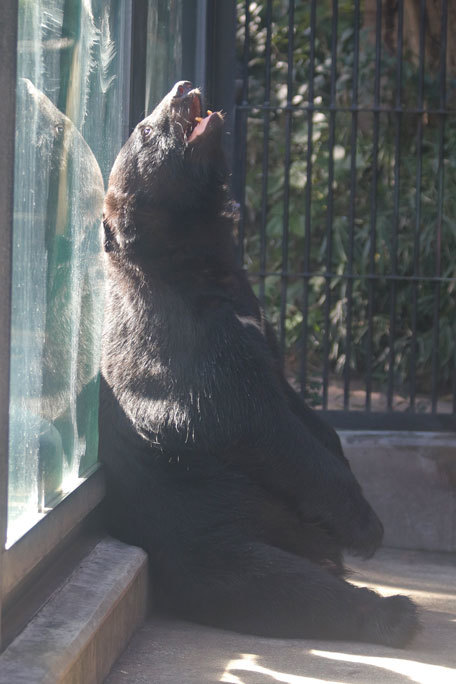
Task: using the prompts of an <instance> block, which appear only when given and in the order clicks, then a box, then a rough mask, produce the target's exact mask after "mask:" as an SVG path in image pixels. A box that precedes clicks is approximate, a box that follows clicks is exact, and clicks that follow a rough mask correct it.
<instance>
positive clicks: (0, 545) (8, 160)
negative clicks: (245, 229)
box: [0, 0, 147, 650]
mask: <svg viewBox="0 0 456 684" xmlns="http://www.w3.org/2000/svg"><path fill="white" fill-rule="evenodd" d="M144 5H147V3H145V2H143V1H142V0H127V2H126V3H125V10H126V13H127V14H126V21H125V33H126V37H127V39H128V40H129V45H128V44H127V49H126V51H125V61H124V70H125V71H124V77H125V79H126V86H127V87H126V89H125V92H126V99H127V100H128V101H127V103H126V104H127V105H128V107H127V108H126V111H127V121H125V126H124V131H125V133H124V137H125V138H126V137H127V136H128V134H129V126H130V124H131V117H132V108H133V103H137V102H138V101H139V99H138V98H140V93H141V89H140V88H139V89H138V85H137V82H136V81H137V78H136V71H135V70H133V65H134V64H135V63H136V64H141V61H144V57H143V54H142V53H141V45H143V42H144V41H143V42H141V40H138V37H139V36H140V34H141V30H142V29H141V27H140V26H138V23H139V22H138V21H136V22H134V21H133V19H134V18H135V17H136V19H138V20H139V21H140V20H141V6H142V8H144ZM17 22H18V0H3V2H2V3H0V26H2V27H3V29H2V31H1V32H0V55H1V57H2V69H1V70H0V92H2V93H3V95H2V98H1V100H0V116H1V119H2V136H0V177H1V178H2V183H0V287H1V291H2V294H3V296H2V298H1V299H0V650H1V649H2V648H5V646H6V645H7V644H8V643H9V642H10V641H11V640H12V639H13V638H14V637H15V636H16V634H17V633H18V632H19V631H20V630H21V629H22V628H23V626H24V625H25V624H26V622H27V621H28V620H29V619H30V618H31V617H32V615H33V614H34V613H35V612H36V611H37V610H38V609H39V608H40V607H41V605H42V604H43V603H44V601H45V600H46V599H47V597H48V596H49V595H50V594H51V593H52V591H54V590H55V588H56V587H57V586H58V585H59V584H60V582H61V581H62V579H63V578H64V577H65V576H66V575H68V574H69V572H71V570H72V569H73V568H74V567H75V565H76V564H77V563H78V562H79V561H80V560H81V559H82V557H83V556H84V555H85V554H86V553H87V551H88V550H89V549H90V548H91V547H93V546H94V545H95V543H96V542H97V541H98V539H99V538H100V536H101V534H102V517H101V512H100V506H99V504H100V503H101V501H102V499H103V496H104V492H105V484H104V476H103V470H102V468H100V467H98V466H95V467H94V469H93V471H92V473H91V474H90V475H89V476H88V477H87V479H86V480H85V482H83V483H82V484H81V485H80V486H79V487H78V488H77V489H76V490H74V491H73V492H71V493H70V494H69V495H67V496H66V497H65V498H64V499H63V500H62V501H61V502H60V503H59V504H58V506H56V507H55V508H54V509H53V510H52V511H50V512H49V513H48V514H47V515H46V516H45V517H44V518H43V519H42V520H40V521H39V522H38V523H37V524H36V525H34V526H33V527H32V528H31V529H30V530H29V531H28V532H27V533H26V534H25V535H24V536H23V537H21V538H20V539H19V540H18V541H17V542H16V543H15V544H13V545H12V546H11V547H10V548H8V549H6V548H5V546H6V532H7V509H8V456H9V453H8V451H9V449H8V430H9V383H10V334H11V275H12V272H11V257H12V230H13V193H14V140H15V107H16V96H15V95H16V62H17ZM143 26H144V30H145V25H144V22H143ZM144 36H145V33H144ZM137 41H138V42H137ZM138 71H139V72H140V71H141V70H140V69H138Z"/></svg>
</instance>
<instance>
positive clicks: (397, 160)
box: [387, 0, 404, 411]
mask: <svg viewBox="0 0 456 684" xmlns="http://www.w3.org/2000/svg"><path fill="white" fill-rule="evenodd" d="M397 7H398V20H397V51H396V62H397V66H396V134H395V139H394V148H395V151H394V219H393V226H392V235H391V254H392V266H391V272H392V275H393V276H395V275H397V243H398V232H399V200H400V166H401V126H402V111H401V109H402V107H401V96H402V42H403V34H404V0H399V2H398V6H397ZM396 299H397V282H396V280H395V279H394V278H393V279H392V280H391V305H390V334H389V369H388V392H387V406H388V411H392V409H393V395H394V363H395V353H394V351H395V343H396Z"/></svg>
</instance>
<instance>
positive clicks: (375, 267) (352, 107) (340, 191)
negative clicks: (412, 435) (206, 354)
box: [233, 0, 456, 430]
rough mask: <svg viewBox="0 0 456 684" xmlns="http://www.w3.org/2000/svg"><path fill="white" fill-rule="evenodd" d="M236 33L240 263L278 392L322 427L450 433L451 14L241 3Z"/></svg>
mask: <svg viewBox="0 0 456 684" xmlns="http://www.w3.org/2000/svg"><path fill="white" fill-rule="evenodd" d="M237 20H238V26H237V65H238V69H239V74H238V80H237V83H236V85H237V103H236V106H235V132H234V140H235V144H234V146H233V149H234V165H233V166H234V180H233V185H234V190H235V195H236V197H237V199H238V201H239V205H240V259H241V260H242V261H243V262H244V264H245V265H246V267H247V269H248V271H249V273H250V275H251V276H252V278H253V280H254V282H255V287H256V289H257V293H258V295H259V297H260V299H261V301H262V302H263V304H264V305H265V307H266V310H267V313H268V315H269V317H270V318H271V319H272V320H273V322H274V323H275V325H276V328H277V330H278V334H279V339H280V345H281V349H282V352H283V354H284V358H285V364H286V371H287V374H288V376H289V378H290V380H291V382H292V383H293V384H294V385H295V386H296V387H297V388H298V389H300V391H301V393H302V395H303V396H305V397H306V398H307V400H309V401H310V402H311V403H313V404H314V405H316V406H317V407H320V408H322V409H323V411H325V412H326V413H327V415H328V417H329V418H330V420H331V421H332V422H333V423H334V424H335V425H336V426H338V427H356V428H379V429H382V428H385V429H402V430H403V429H412V430H415V429H418V430H423V429H440V430H454V427H455V424H456V423H455V412H456V370H455V369H456V353H455V351H456V347H455V344H454V342H455V339H456V334H455V333H456V330H455V324H456V316H455V305H454V302H455V285H456V267H455V260H454V254H455V246H456V244H455V243H456V239H455V238H456V205H455V200H456V193H455V181H456V154H455V152H456V150H455V147H456V125H455V123H456V119H455V113H456V112H455V108H454V104H455V92H454V83H455V77H456V48H455V47H454V46H453V44H452V43H451V41H449V40H448V36H449V35H451V33H450V32H451V30H455V29H456V8H454V7H453V6H452V5H451V4H450V5H449V4H448V2H447V0H437V1H435V2H434V1H431V0H427V1H426V0H419V2H415V0H398V2H397V3H392V2H389V1H387V0H365V2H361V1H360V0H340V1H339V2H338V1H337V0H323V1H321V2H319V3H317V2H316V0H312V1H311V2H301V1H300V0H296V1H295V0H290V1H289V2H285V1H284V0H263V1H262V2H248V1H247V2H244V1H243V0H242V1H239V2H237ZM405 25H406V26H407V31H405Z"/></svg>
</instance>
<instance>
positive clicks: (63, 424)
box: [8, 0, 130, 546]
mask: <svg viewBox="0 0 456 684" xmlns="http://www.w3.org/2000/svg"><path fill="white" fill-rule="evenodd" d="M128 6H129V4H128V3H125V2H123V1H122V0H118V1H117V2H116V1H112V0H111V1H108V0H81V1H77V0H20V1H19V33H18V79H17V111H16V151H15V155H16V156H15V190H14V193H15V197H14V227H13V242H14V245H13V282H12V287H13V294H12V331H11V349H12V351H11V399H10V445H9V447H10V449H9V453H10V468H9V496H8V546H10V545H11V544H12V543H13V542H14V541H15V540H16V539H18V538H19V537H20V536H21V535H22V534H23V533H24V532H26V531H27V530H28V529H29V528H30V527H31V526H32V525H34V524H35V523H36V522H37V520H38V519H39V518H40V517H41V516H42V515H43V514H45V513H46V511H48V510H49V509H50V508H52V507H53V506H54V505H55V504H56V503H57V502H58V501H59V500H60V499H61V498H62V496H64V495H65V494H67V493H68V492H69V491H71V490H72V489H74V488H75V487H76V486H77V485H78V483H80V482H81V480H82V479H83V478H84V476H86V475H87V474H88V472H89V471H90V469H91V468H92V467H93V465H94V464H95V461H96V458H97V442H98V432H97V422H98V368H99V355H100V324H101V313H102V308H103V281H102V269H101V260H100V257H101V254H100V236H99V225H100V218H101V208H102V200H103V194H104V183H106V180H107V176H108V174H109V170H110V168H111V165H112V163H113V161H114V159H115V156H116V154H117V152H118V150H119V148H120V146H121V143H122V140H123V138H124V137H125V135H124V134H125V123H126V121H127V112H128V102H127V100H126V98H128V93H129V83H128V74H129V68H128V66H129V65H128V57H127V55H128V54H129V44H128V39H127V35H128V31H127V29H128V26H129V20H130V17H129V15H128V10H127V7H128Z"/></svg>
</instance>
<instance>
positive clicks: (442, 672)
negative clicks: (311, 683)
mask: <svg viewBox="0 0 456 684" xmlns="http://www.w3.org/2000/svg"><path fill="white" fill-rule="evenodd" d="M310 652H311V654H312V655H316V656H320V657H321V658H328V659H329V660H339V661H342V662H345V663H359V664H361V665H371V666H373V667H380V668H382V669H384V670H389V671H390V672H395V673H396V674H401V675H404V676H406V677H408V678H409V679H410V680H411V681H412V682H418V684H431V682H432V684H454V683H455V682H456V670H454V669H453V668H451V667H442V666H441V665H428V664H427V663H420V662H418V661H416V660H403V659H402V658H383V657H377V656H362V655H351V654H349V653H333V652H332V651H317V650H316V649H312V650H311V651H310ZM285 681H286V680H285Z"/></svg>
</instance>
